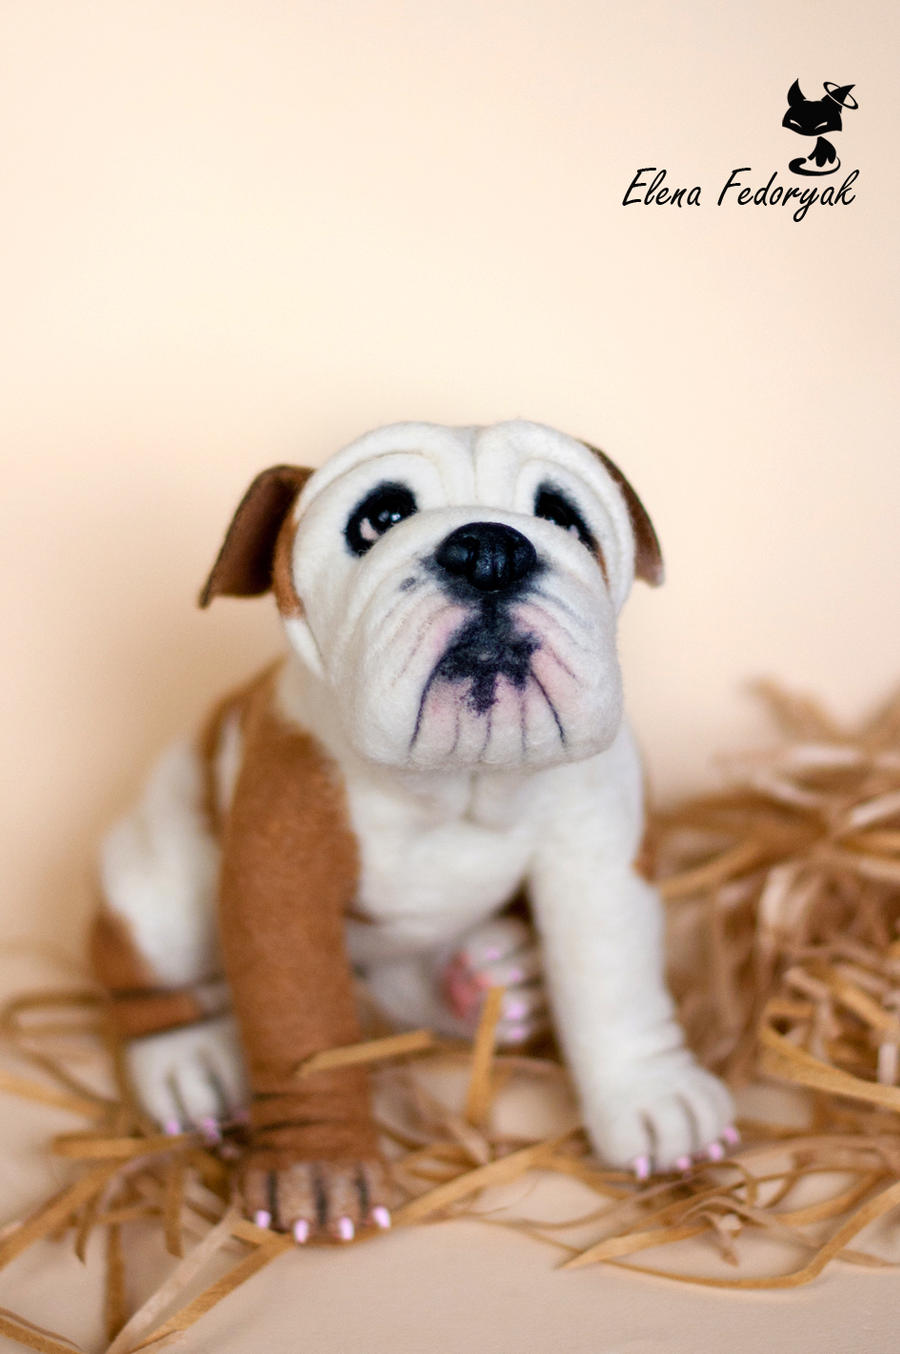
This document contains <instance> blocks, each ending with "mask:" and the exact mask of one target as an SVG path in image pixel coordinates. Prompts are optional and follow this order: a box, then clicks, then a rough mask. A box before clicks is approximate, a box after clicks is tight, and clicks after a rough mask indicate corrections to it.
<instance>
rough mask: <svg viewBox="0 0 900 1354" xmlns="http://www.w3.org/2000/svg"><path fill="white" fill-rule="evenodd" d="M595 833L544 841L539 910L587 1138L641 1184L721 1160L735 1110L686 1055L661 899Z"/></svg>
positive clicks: (535, 881)
mask: <svg viewBox="0 0 900 1354" xmlns="http://www.w3.org/2000/svg"><path fill="white" fill-rule="evenodd" d="M601 821H602V820H601ZM597 836H598V834H597V833H596V832H594V833H585V832H575V831H566V830H565V829H563V830H562V832H561V834H560V836H559V837H558V838H556V839H555V840H553V839H551V840H548V841H547V842H545V843H543V844H542V847H541V848H540V849H539V851H538V854H537V858H536V860H535V864H534V870H533V874H532V877H531V880H530V888H531V896H532V905H533V908H534V913H535V918H536V921H537V925H538V929H539V932H540V935H541V939H542V945H543V953H544V964H545V974H546V979H547V986H548V990H549V995H550V1001H551V1006H552V1007H553V1010H554V1014H555V1018H556V1024H557V1030H558V1033H559V1036H560V1040H561V1043H562V1046H563V1050H564V1052H565V1055H566V1058H567V1061H568V1064H569V1066H570V1068H571V1071H572V1074H573V1077H574V1080H575V1084H576V1089H577V1091H578V1094H579V1098H580V1101H581V1105H582V1109H583V1113H584V1120H585V1126H586V1128H587V1130H588V1133H589V1136H590V1138H591V1139H592V1141H593V1144H594V1146H595V1148H596V1150H597V1151H598V1153H599V1154H600V1156H601V1157H602V1158H604V1159H605V1160H606V1161H607V1162H608V1163H609V1164H610V1165H612V1166H619V1167H629V1166H630V1167H631V1168H632V1169H633V1170H634V1171H635V1172H636V1174H637V1175H638V1177H639V1178H643V1177H645V1176H646V1175H648V1174H649V1173H650V1170H651V1169H656V1170H669V1169H672V1168H676V1169H684V1168H685V1167H687V1166H688V1165H689V1164H690V1160H691V1157H692V1156H693V1155H697V1154H701V1153H704V1152H705V1153H707V1154H708V1155H710V1156H712V1157H719V1156H721V1155H723V1154H724V1149H723V1147H722V1142H723V1141H724V1142H726V1143H727V1142H731V1141H733V1134H734V1130H733V1128H732V1127H731V1121H732V1118H733V1113H734V1111H733V1106H732V1102H731V1097H730V1095H729V1092H728V1091H727V1090H726V1088H725V1087H724V1086H723V1085H722V1083H721V1082H720V1081H719V1080H718V1079H717V1078H716V1077H714V1076H713V1075H712V1074H711V1073H709V1072H707V1071H706V1070H705V1069H704V1068H702V1067H700V1066H699V1064H698V1063H697V1062H696V1061H695V1059H694V1057H693V1055H692V1054H691V1053H690V1051H689V1050H688V1049H687V1048H686V1047H685V1044H684V1036H683V1033H682V1030H681V1027H680V1025H679V1023H678V1019H677V1016H676V1013H675V1008H674V1003H673V1001H672V998H671V996H670V995H669V993H668V991H667V988H666V985H665V979H664V974H663V963H664V953H663V910H662V902H661V899H660V897H659V894H658V893H657V891H656V889H655V888H653V887H652V886H651V885H650V884H649V883H647V882H646V880H644V879H642V878H641V877H640V875H638V874H637V873H636V872H635V871H634V870H633V869H632V868H631V866H630V865H629V864H625V863H623V862H620V861H617V860H615V859H614V858H610V855H609V854H608V843H607V854H606V857H605V858H604V854H603V851H602V849H601V846H600V845H599V844H598V843H597Z"/></svg>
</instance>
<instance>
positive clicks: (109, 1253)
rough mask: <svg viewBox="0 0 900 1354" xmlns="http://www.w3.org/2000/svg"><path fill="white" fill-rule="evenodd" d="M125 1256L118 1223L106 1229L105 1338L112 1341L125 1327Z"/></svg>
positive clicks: (126, 1316) (120, 1228)
mask: <svg viewBox="0 0 900 1354" xmlns="http://www.w3.org/2000/svg"><path fill="white" fill-rule="evenodd" d="M127 1318H128V1313H127V1311H126V1308H125V1256H124V1255H123V1253H122V1227H121V1224H120V1223H118V1222H114V1223H112V1224H111V1225H110V1226H109V1227H107V1229H106V1338H107V1340H114V1339H115V1338H116V1336H117V1335H118V1333H119V1331H120V1330H121V1329H122V1327H123V1326H124V1325H125V1322H126V1320H127Z"/></svg>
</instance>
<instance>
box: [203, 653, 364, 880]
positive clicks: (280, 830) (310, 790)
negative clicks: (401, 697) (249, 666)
mask: <svg viewBox="0 0 900 1354" xmlns="http://www.w3.org/2000/svg"><path fill="white" fill-rule="evenodd" d="M284 676H285V665H284V662H283V661H279V662H277V663H275V664H272V665H271V666H270V667H268V668H267V669H266V670H265V671H264V672H262V673H260V674H259V675H258V676H257V677H256V678H254V680H253V681H252V682H250V683H248V684H247V685H246V686H245V687H243V688H241V689H240V690H238V691H236V692H234V693H231V694H230V695H229V696H226V697H225V698H224V699H223V700H221V701H220V702H219V704H218V705H217V707H216V709H215V710H214V711H213V712H212V714H211V716H210V718H209V720H208V721H207V724H206V726H205V728H204V730H203V731H202V734H201V739H200V742H201V756H202V758H203V762H204V766H205V768H206V781H207V787H208V790H207V802H208V806H209V812H210V814H211V816H212V817H213V820H214V823H215V826H216V830H217V832H218V834H219V836H220V837H221V839H222V841H223V844H225V845H226V846H228V845H229V844H230V848H231V849H232V850H235V849H236V850H237V851H238V853H239V854H240V855H241V856H242V857H246V858H247V859H249V858H251V857H253V858H257V857H258V861H259V868H261V869H262V868H263V866H264V865H265V862H266V858H267V857H268V856H269V855H271V854H272V853H273V852H274V853H276V854H278V853H281V854H282V856H283V857H284V859H283V861H282V864H283V865H284V866H286V867H289V866H290V865H295V866H298V867H301V868H304V869H305V868H311V866H312V861H313V858H319V857H323V858H327V859H329V860H331V862H332V865H333V867H334V868H335V869H339V870H340V871H341V872H342V873H344V872H346V873H348V874H350V873H352V872H353V871H355V862H356V854H357V853H356V842H355V837H354V834H353V831H352V828H351V826H350V817H349V812H348V807H347V795H346V789H345V785H344V777H343V774H342V771H341V768H340V767H339V766H338V764H337V762H336V760H335V759H334V758H333V757H332V756H331V755H330V753H329V752H328V750H327V749H326V747H325V746H324V744H323V742H322V740H321V739H320V738H318V737H317V736H316V734H314V733H313V732H312V730H311V728H310V727H309V725H310V723H311V722H312V721H311V720H310V719H309V717H308V716H307V715H306V714H305V712H304V711H303V710H302V708H300V706H299V705H298V703H297V702H296V701H290V700H286V699H285V696H284V685H285V682H284ZM254 843H258V845H259V850H258V851H257V850H256V847H255V846H254V845H253V844H254ZM289 857H290V860H289V859H288V858H289ZM344 867H346V870H345V869H344ZM266 868H268V866H266Z"/></svg>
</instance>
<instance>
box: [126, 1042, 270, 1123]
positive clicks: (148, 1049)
mask: <svg viewBox="0 0 900 1354" xmlns="http://www.w3.org/2000/svg"><path fill="white" fill-rule="evenodd" d="M125 1064H126V1068H127V1071H128V1076H129V1079H130V1081H131V1085H132V1087H133V1089H134V1092H135V1095H136V1096H137V1099H138V1103H139V1104H140V1106H141V1108H142V1109H143V1110H145V1111H146V1113H147V1114H148V1115H149V1116H150V1117H151V1118H152V1119H154V1120H155V1121H156V1123H157V1124H158V1125H159V1126H160V1128H162V1129H163V1131H164V1132H166V1133H181V1132H186V1131H189V1130H191V1129H200V1130H201V1132H203V1133H204V1134H205V1135H206V1136H207V1137H210V1138H214V1137H216V1136H218V1134H219V1131H220V1128H221V1126H222V1125H223V1124H226V1123H229V1122H233V1121H235V1120H236V1119H239V1118H240V1117H241V1115H242V1113H243V1111H244V1109H245V1106H246V1104H247V1090H246V1076H245V1073H244V1065H243V1059H242V1056H241V1050H240V1044H239V1042H238V1035H237V1028H236V1025H235V1021H234V1017H233V1016H230V1015H227V1016H218V1017H216V1018H215V1019H213V1020H204V1021H200V1022H198V1024H196V1025H187V1026H185V1027H184V1028H183V1029H178V1030H167V1031H166V1032H165V1033H163V1034H149V1035H145V1036H144V1037H143V1038H142V1039H134V1040H132V1041H131V1043H130V1044H129V1045H128V1047H127V1049H126V1050H125Z"/></svg>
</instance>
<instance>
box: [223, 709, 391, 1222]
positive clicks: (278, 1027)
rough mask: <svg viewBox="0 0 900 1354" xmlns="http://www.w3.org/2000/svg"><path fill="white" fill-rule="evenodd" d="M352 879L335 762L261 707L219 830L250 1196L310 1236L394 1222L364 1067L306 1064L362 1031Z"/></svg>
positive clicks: (265, 1215)
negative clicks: (349, 950)
mask: <svg viewBox="0 0 900 1354" xmlns="http://www.w3.org/2000/svg"><path fill="white" fill-rule="evenodd" d="M355 882H356V859H355V842H354V840H353V838H352V836H351V834H350V833H349V829H348V828H347V827H346V818H345V816H344V813H343V803H342V795H341V790H340V786H339V784H338V783H337V781H336V778H335V774H334V771H333V768H330V767H329V765H328V764H327V763H326V762H325V759H324V758H323V756H322V754H321V752H320V751H319V750H318V749H317V747H316V745H315V743H314V742H313V740H312V739H310V738H308V737H305V736H302V735H298V734H296V733H293V732H292V731H290V730H286V729H285V728H283V727H281V726H278V725H276V723H275V721H274V720H272V719H271V717H269V718H268V719H267V720H263V721H262V724H261V725H260V726H258V727H257V729H256V730H255V733H254V731H253V730H248V740H247V756H246V760H245V764H244V766H243V768H242V771H241V774H240V776H239V778H238V783H237V786H236V790H235V797H234V801H233V804H232V808H231V811H230V814H229V818H228V821H227V823H226V825H225V830H224V834H223V868H222V878H221V897H220V929H221V940H222V951H223V956H224V960H225V968H226V972H227V975H228V978H229V981H230V983H231V988H232V993H233V998H234V1008H235V1013H236V1016H237V1020H238V1025H239V1028H240V1032H241V1039H242V1044H243V1048H244V1056H245V1061H246V1064H247V1071H248V1076H249V1081H250V1090H251V1105H250V1121H251V1145H250V1149H249V1152H248V1156H247V1159H246V1161H245V1163H244V1166H243V1169H242V1174H241V1184H242V1190H243V1196H244V1203H245V1205H246V1207H247V1210H248V1213H249V1214H250V1216H252V1217H254V1218H255V1219H256V1220H257V1221H258V1222H259V1223H260V1224H261V1225H266V1226H269V1225H271V1226H273V1227H275V1228H276V1229H279V1230H282V1231H289V1232H293V1234H294V1236H295V1238H296V1239H297V1240H298V1241H301V1242H302V1241H305V1240H306V1239H307V1237H309V1236H311V1235H313V1234H316V1233H318V1234H320V1235H330V1236H333V1237H336V1238H340V1239H342V1240H349V1239H350V1238H351V1237H352V1236H353V1235H354V1232H355V1229H356V1228H357V1227H358V1226H359V1225H360V1224H367V1223H370V1222H374V1223H375V1224H376V1225H378V1226H382V1227H384V1226H387V1225H388V1223H389V1217H388V1214H387V1210H386V1207H385V1203H386V1182H385V1177H384V1172H383V1168H382V1166H381V1163H380V1161H379V1156H378V1149H377V1143H376V1135H375V1128H374V1124H373V1122H372V1117H371V1112H370V1107H369V1092H368V1079H367V1075H366V1073H365V1072H364V1071H363V1070H362V1069H360V1068H358V1067H356V1068H352V1067H351V1068H346V1069H341V1070H332V1071H323V1072H317V1073H314V1074H311V1075H308V1076H298V1074H297V1069H298V1065H299V1064H300V1063H302V1062H303V1061H304V1060H305V1059H306V1058H308V1057H310V1055H312V1054H314V1053H318V1052H321V1051H323V1050H326V1049H330V1048H333V1047H335V1046H337V1045H343V1044H350V1043H354V1042H356V1041H357V1040H358V1039H359V1037H360V1032H359V1025H358V1020H357V1013H356V1008H355V1001H354V994H353V988H352V978H351V972H350V967H349V963H348V961H347V957H346V953H345V940H344V921H343V913H344V910H345V908H346V906H347V904H348V902H349V900H350V899H351V898H352V894H353V889H354V887H355Z"/></svg>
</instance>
